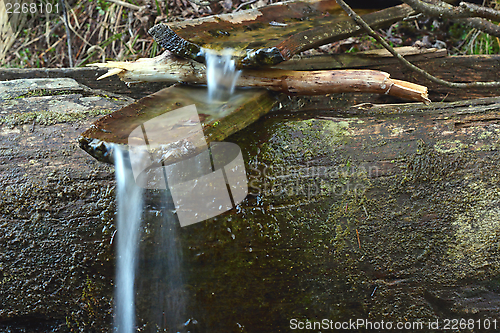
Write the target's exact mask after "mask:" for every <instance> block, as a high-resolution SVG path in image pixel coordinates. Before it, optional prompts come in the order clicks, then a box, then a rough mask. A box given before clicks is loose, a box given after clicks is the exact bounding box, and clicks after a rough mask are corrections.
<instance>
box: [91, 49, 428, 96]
mask: <svg viewBox="0 0 500 333" xmlns="http://www.w3.org/2000/svg"><path fill="white" fill-rule="evenodd" d="M89 66H96V67H100V68H108V69H109V71H108V73H106V74H104V75H102V76H100V77H99V78H98V80H101V79H104V78H107V77H110V76H113V75H118V76H119V77H120V79H121V80H123V81H124V82H126V83H128V84H130V83H138V82H172V83H175V82H182V83H189V84H206V83H207V79H206V74H205V73H206V66H205V65H204V64H202V63H199V62H197V61H194V60H190V59H179V58H178V57H175V56H173V55H172V54H171V53H170V52H168V51H167V52H164V53H163V54H161V55H159V56H157V57H155V58H143V59H139V60H137V61H135V62H120V61H111V62H107V63H100V64H92V65H89ZM236 86H238V87H260V88H267V89H270V90H273V91H277V92H282V93H286V94H290V95H324V94H331V93H343V92H363V93H375V94H386V95H391V96H395V97H399V98H403V99H408V100H414V101H419V102H424V103H428V102H430V100H429V98H428V96H427V88H426V87H424V86H421V85H418V84H414V83H410V82H405V81H400V80H393V79H391V78H390V75H389V74H388V73H385V72H381V71H374V70H337V71H289V70H280V69H269V70H242V71H241V74H240V76H239V78H238V81H237V82H236Z"/></svg>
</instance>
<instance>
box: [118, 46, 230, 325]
mask: <svg viewBox="0 0 500 333" xmlns="http://www.w3.org/2000/svg"><path fill="white" fill-rule="evenodd" d="M206 62H207V83H208V96H209V101H212V102H219V101H223V100H227V99H228V98H229V97H230V96H231V94H232V93H233V91H234V87H235V84H236V81H237V79H238V76H239V74H240V71H238V70H236V67H235V63H234V60H232V59H231V52H229V51H224V53H223V55H215V54H213V53H207V57H206ZM114 152H115V153H114V156H115V160H114V162H115V176H116V181H117V205H118V208H117V209H118V213H117V219H118V222H117V234H116V242H117V263H116V290H115V311H116V312H115V331H116V332H118V333H131V332H134V331H137V326H139V325H138V324H137V323H136V322H135V318H136V311H135V306H136V303H137V302H141V304H142V306H141V308H143V309H146V312H147V313H140V314H139V317H140V318H141V320H143V321H145V322H148V323H154V324H152V325H153V326H154V327H155V329H160V330H165V329H167V330H168V331H169V332H170V331H174V332H177V331H178V330H179V329H180V330H182V329H183V326H185V325H187V324H188V323H192V322H193V319H188V320H187V321H186V315H185V312H186V303H187V301H186V299H187V298H186V291H185V289H184V282H185V281H184V277H183V274H182V268H183V267H182V266H183V265H182V246H181V245H182V244H181V243H180V237H179V231H180V230H179V229H180V225H179V221H178V219H177V216H176V214H175V209H174V206H173V204H172V197H171V194H170V191H169V190H168V184H167V190H160V191H157V192H156V193H155V194H153V196H155V197H156V198H155V199H154V200H152V202H156V203H158V202H160V203H161V204H160V205H159V206H158V205H157V206H151V205H150V204H148V202H147V201H148V200H149V199H147V196H146V200H145V198H144V195H143V194H144V193H143V192H144V191H143V189H142V188H141V187H140V186H138V185H137V184H136V181H135V178H134V174H133V171H132V167H131V164H130V160H129V155H128V152H125V151H123V150H122V149H121V148H120V147H119V145H115V146H114ZM147 193H149V192H147ZM149 195H151V193H149ZM158 196H159V198H158ZM145 201H146V203H145ZM141 223H143V224H145V225H142V226H141ZM141 230H146V235H142V234H141ZM136 271H137V272H139V273H138V274H137V276H136ZM136 294H137V295H138V297H137V299H135V297H134V296H135V295H136ZM144 304H147V305H144Z"/></svg>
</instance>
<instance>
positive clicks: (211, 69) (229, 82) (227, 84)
mask: <svg viewBox="0 0 500 333" xmlns="http://www.w3.org/2000/svg"><path fill="white" fill-rule="evenodd" d="M232 54H233V51H232V50H231V49H225V50H223V51H222V53H220V54H217V53H214V52H206V53H205V62H206V64H207V86H208V98H209V100H210V101H211V102H215V101H223V100H227V99H229V97H230V96H231V95H232V94H233V93H234V87H235V85H236V81H237V80H238V77H239V76H240V73H241V71H240V70H236V64H235V61H234V59H232Z"/></svg>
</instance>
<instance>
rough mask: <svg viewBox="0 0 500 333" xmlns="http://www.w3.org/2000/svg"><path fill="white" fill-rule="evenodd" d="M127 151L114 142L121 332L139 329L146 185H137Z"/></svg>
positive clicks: (118, 328) (117, 323)
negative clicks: (137, 291)
mask: <svg viewBox="0 0 500 333" xmlns="http://www.w3.org/2000/svg"><path fill="white" fill-rule="evenodd" d="M125 154H126V153H125V152H124V151H123V150H122V149H121V148H120V147H119V146H118V145H115V146H114V156H115V177H116V187H117V190H116V192H117V206H118V208H117V209H118V214H117V215H118V216H117V218H118V223H117V235H116V241H117V256H116V260H117V261H116V294H115V295H116V296H115V306H116V310H115V311H116V312H115V313H116V317H115V318H116V319H115V327H116V331H117V332H119V333H131V332H133V331H135V328H134V327H135V306H134V280H135V268H136V258H137V248H138V237H139V226H140V222H141V215H142V209H143V199H142V193H143V189H142V188H141V187H139V186H137V185H136V183H135V180H134V175H133V174H132V170H131V168H130V166H129V165H128V159H126V158H125Z"/></svg>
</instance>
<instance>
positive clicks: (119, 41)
mask: <svg viewBox="0 0 500 333" xmlns="http://www.w3.org/2000/svg"><path fill="white" fill-rule="evenodd" d="M210 1H212V2H207V1H206V0H192V1H189V0H0V66H2V67H17V68H41V67H69V66H70V61H69V58H68V45H67V38H66V36H67V31H68V30H69V34H70V37H71V38H70V41H71V49H72V60H73V61H72V63H73V65H74V66H85V65H86V64H89V63H93V62H103V61H106V60H135V59H137V58H142V57H153V56H155V55H157V54H158V53H160V52H161V50H160V49H159V47H158V45H157V44H156V43H155V42H154V40H153V39H152V38H151V37H150V36H149V35H148V33H147V30H148V29H149V28H150V27H152V26H153V25H154V24H156V23H159V22H169V21H178V20H186V19H191V18H197V17H202V16H208V15H212V14H220V13H229V12H235V11H239V10H244V9H249V8H256V7H260V6H263V5H266V4H269V3H273V2H279V1H280V0H278V1H276V0H219V1H214V0H210ZM16 2H17V3H21V4H22V3H26V4H27V6H28V7H27V8H28V9H29V8H31V9H32V8H33V7H29V6H33V5H31V4H34V5H35V6H37V7H36V9H37V10H36V11H35V12H32V11H30V10H28V11H27V12H26V13H22V12H20V13H17V14H16V13H8V9H9V4H11V5H10V6H12V4H13V3H16ZM487 5H489V6H492V7H496V8H500V0H493V1H490V2H489V3H488V4H487ZM10 8H11V10H10V11H13V10H12V9H13V8H12V7H10ZM63 8H66V17H67V19H68V30H67V28H66V25H65V23H64V19H63V17H64V15H63ZM379 32H380V33H381V34H382V35H383V36H384V37H386V38H388V39H389V41H390V42H391V43H392V44H393V45H394V46H403V45H414V44H415V43H417V45H420V46H424V47H439V48H443V47H446V48H447V49H448V50H449V52H450V53H451V54H498V53H499V52H500V41H499V39H498V38H496V37H491V36H489V35H487V34H484V33H481V32H479V31H477V30H475V29H470V28H467V27H465V26H462V25H460V24H454V23H452V22H446V21H445V22H443V21H440V20H437V19H433V18H425V17H423V18H419V19H416V20H414V21H407V22H400V23H397V24H395V25H394V26H392V27H391V28H389V29H386V30H380V31H379ZM372 48H378V46H377V45H376V43H374V41H373V40H372V39H371V38H368V37H352V38H349V39H347V40H344V41H341V42H336V43H333V44H330V45H326V46H323V47H321V48H319V49H317V50H314V51H312V52H313V53H314V52H319V53H332V52H357V51H363V50H367V49H372Z"/></svg>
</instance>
